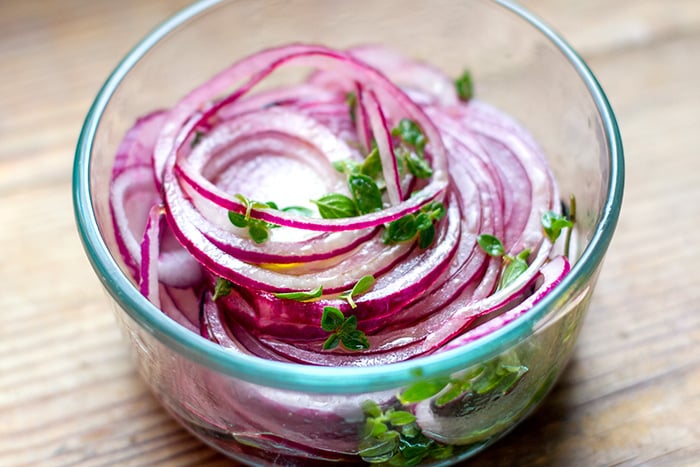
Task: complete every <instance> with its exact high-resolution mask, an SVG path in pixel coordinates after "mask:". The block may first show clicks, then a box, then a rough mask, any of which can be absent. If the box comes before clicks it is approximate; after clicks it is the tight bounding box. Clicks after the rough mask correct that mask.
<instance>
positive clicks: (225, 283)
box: [212, 277, 233, 301]
mask: <svg viewBox="0 0 700 467" xmlns="http://www.w3.org/2000/svg"><path fill="white" fill-rule="evenodd" d="M232 289H233V284H232V283H231V281H229V280H227V279H224V278H223V277H218V278H217V279H216V283H215V284H214V295H213V296H212V300H214V301H216V300H218V299H220V298H221V297H225V296H227V295H229V294H230V293H231V290H232Z"/></svg>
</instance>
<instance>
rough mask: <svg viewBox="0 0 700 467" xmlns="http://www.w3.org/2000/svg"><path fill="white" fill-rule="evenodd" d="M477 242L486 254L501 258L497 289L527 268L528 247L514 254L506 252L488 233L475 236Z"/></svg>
mask: <svg viewBox="0 0 700 467" xmlns="http://www.w3.org/2000/svg"><path fill="white" fill-rule="evenodd" d="M477 243H478V244H479V246H480V247H481V249H482V250H484V252H486V254H487V255H489V256H493V257H495V258H499V257H500V258H503V266H504V267H503V271H502V272H501V277H500V279H499V282H498V290H500V289H503V288H505V287H506V286H508V285H510V284H511V283H513V282H514V281H515V280H516V279H517V278H518V277H520V276H521V275H522V274H523V273H524V272H525V271H526V270H527V268H528V264H527V258H528V257H529V256H530V249H529V248H526V249H524V250H523V251H521V252H520V253H518V254H517V255H515V256H511V255H508V254H506V251H505V248H504V247H503V243H501V241H500V240H499V239H498V238H497V237H495V236H493V235H490V234H481V235H479V237H478V238H477Z"/></svg>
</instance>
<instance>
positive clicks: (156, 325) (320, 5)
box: [73, 0, 623, 466]
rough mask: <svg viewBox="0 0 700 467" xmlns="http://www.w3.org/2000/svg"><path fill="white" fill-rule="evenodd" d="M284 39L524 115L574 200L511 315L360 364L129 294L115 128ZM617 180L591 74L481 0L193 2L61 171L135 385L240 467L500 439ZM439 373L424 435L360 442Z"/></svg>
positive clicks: (533, 28)
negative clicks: (569, 238) (222, 333)
mask: <svg viewBox="0 0 700 467" xmlns="http://www.w3.org/2000/svg"><path fill="white" fill-rule="evenodd" d="M289 42H307V43H321V44H324V45H329V46H332V47H338V48H345V47H349V46H353V45H358V44H364V43H379V44H385V45H388V46H389V47H392V48H394V49H396V50H398V51H400V52H402V53H404V54H405V55H407V56H410V57H413V58H416V59H419V60H424V61H427V62H429V63H431V64H433V65H435V66H436V67H437V68H439V69H442V70H444V71H445V72H447V73H449V74H450V75H452V76H456V75H457V74H458V73H459V72H461V71H462V69H463V68H464V67H465V66H468V67H469V68H470V70H472V74H473V76H474V81H475V83H476V88H477V93H478V95H479V97H480V99H482V100H484V101H487V102H490V103H492V104H494V105H495V106H497V107H500V108H501V109H503V110H504V111H506V112H507V113H510V114H511V115H512V116H514V117H515V118H517V119H518V120H519V121H520V122H522V124H523V125H524V126H525V127H526V128H527V130H529V131H530V132H531V133H532V134H533V135H534V136H535V138H536V139H537V141H538V142H539V143H540V145H541V146H542V148H543V149H544V152H545V153H546V154H547V157H548V158H549V161H550V164H551V166H552V168H553V170H554V172H555V175H556V177H557V179H558V181H559V184H560V192H561V193H575V194H576V197H577V229H576V231H575V243H576V244H577V245H578V248H577V249H576V254H575V256H574V258H573V259H574V262H573V267H572V270H571V272H570V273H569V274H568V276H567V277H566V278H565V279H564V280H563V282H562V283H561V284H560V285H559V286H557V287H556V289H555V290H554V291H553V292H552V293H551V294H549V295H548V296H547V297H546V298H545V299H544V300H543V301H541V302H540V303H538V304H537V305H536V306H535V308H534V309H532V310H531V311H530V312H528V313H527V314H526V315H524V316H523V317H521V318H519V319H518V320H516V321H514V322H512V323H510V324H509V325H506V326H505V327H503V328H501V329H500V330H498V331H497V332H494V333H492V334H490V335H488V336H486V337H483V338H481V339H480V340H477V341H475V342H472V343H470V344H467V345H465V346H463V347H460V348H457V349H454V350H451V351H447V352H443V353H439V354H434V355H430V356H426V357H421V358H417V359H413V360H409V361H406V362H402V363H397V364H391V365H382V366H374V367H363V368H357V367H353V368H350V367H342V368H341V367H337V368H333V367H315V366H304V365H297V364H288V363H280V362H273V361H268V360H263V359H259V358H255V357H249V356H244V355H238V354H233V353H231V352H228V351H227V350H225V349H224V348H222V347H219V346H217V345H215V344H214V343H212V342H210V341H207V340H205V339H203V338H201V337H200V336H198V335H196V334H195V333H192V332H190V331H188V330H187V329H185V328H184V327H181V326H180V325H178V324H177V323H175V322H174V321H172V320H170V319H169V318H168V317H167V316H165V315H164V314H163V313H161V312H160V311H159V310H158V309H157V308H156V307H154V306H153V305H152V304H151V303H150V302H148V301H147V300H146V299H145V298H144V297H143V296H142V295H140V294H139V291H138V290H137V288H136V287H135V286H134V285H133V283H132V281H131V280H130V279H129V277H128V275H127V274H126V273H125V271H124V269H123V267H122V265H121V263H120V262H119V261H118V260H116V259H115V258H117V257H118V247H117V245H116V242H115V239H114V236H113V234H112V233H111V232H112V227H111V222H112V220H111V218H110V214H109V205H108V192H109V190H108V187H109V182H110V172H111V167H112V164H113V161H114V156H115V151H116V148H117V146H118V144H119V142H120V140H121V138H122V137H123V135H124V133H125V131H126V130H127V129H128V128H129V127H130V126H131V124H132V123H133V122H134V121H135V120H136V119H137V118H138V117H139V116H141V115H144V114H146V113H148V112H150V111H152V110H154V109H158V108H164V107H169V106H172V105H173V104H174V103H175V102H177V100H178V99H179V98H180V97H182V96H183V95H184V94H185V93H186V92H187V91H188V90H190V89H192V88H194V87H195V86H196V85H197V84H199V83H201V82H203V81H204V80H206V79H207V78H209V77H210V76H212V75H213V74H214V73H215V72H217V71H219V70H220V69H221V68H223V67H224V66H226V65H227V64H230V63H232V62H234V61H235V60H237V59H239V58H241V57H243V56H245V55H248V54H250V53H253V52H255V51H258V50H260V49H263V48H267V47H270V46H273V45H278V44H283V43H289ZM622 189H623V155H622V145H621V141H620V135H619V132H618V128H617V125H616V122H615V118H614V116H613V113H612V110H611V109H610V106H609V104H608V102H607V100H606V97H605V95H604V93H603V91H602V89H601V88H600V86H599V84H598V83H597V81H596V79H595V77H594V76H593V74H592V73H591V71H590V70H589V69H588V68H587V67H586V65H585V64H584V63H583V61H582V60H581V59H580V58H579V56H578V55H577V54H576V52H574V51H573V50H572V49H571V48H570V47H569V46H568V45H567V44H566V43H565V42H564V40H563V39H562V38H561V37H560V36H558V35H557V34H556V33H555V32H554V31H552V29H550V28H549V27H547V26H546V25H545V24H543V23H542V22H541V21H540V20H539V19H537V18H535V17H534V16H533V15H532V14H530V13H529V12H527V11H525V10H524V9H523V8H521V7H519V6H516V5H513V4H510V3H507V2H502V1H487V0H459V1H448V0H441V1H431V2H413V3H411V4H410V5H407V4H406V2H403V1H402V2H399V1H395V0H384V1H382V2H362V4H361V5H360V4H358V3H356V2H342V1H326V2H320V1H302V0H293V1H284V2H283V1H271V0H270V1H262V2H261V1H254V0H239V1H232V2H221V3H219V2H214V1H204V2H200V3H196V4H194V5H192V6H191V7H189V8H187V9H185V10H183V11H182V12H180V13H179V14H177V15H175V16H174V17H172V18H171V19H169V20H168V21H166V22H165V23H164V24H163V25H161V26H160V27H158V28H157V29H155V30H154V31H153V32H152V33H151V34H150V35H148V36H147V37H146V38H145V39H144V40H143V41H142V42H141V43H139V44H138V45H137V46H136V48H135V49H133V50H132V51H131V52H130V53H129V54H128V55H127V56H126V57H125V58H124V59H123V60H122V62H121V63H120V64H119V65H118V66H117V68H116V69H115V70H114V72H113V73H112V74H111V76H110V77H109V78H108V79H107V81H106V83H105V84H104V86H103V87H102V89H101V90H100V92H99V94H98V95H97V98H96V99H95V102H94V104H93V105H92V107H91V109H90V111H89V113H88V115H87V118H86V120H85V124H84V127H83V129H82V133H81V135H80V138H79V141H78V145H77V151H76V158H75V165H74V173H73V190H74V192H73V194H74V205H75V214H76V219H77V225H78V229H79V232H80V235H81V237H82V241H83V243H84V246H85V250H86V252H87V255H88V257H89V259H90V261H91V263H92V266H93V268H94V269H95V272H96V273H97V275H98V276H99V278H100V279H101V281H102V283H103V285H104V287H105V288H106V290H107V291H108V293H109V295H110V296H111V299H112V300H111V301H112V302H113V304H114V307H113V309H114V312H115V314H116V317H117V321H118V323H119V325H120V327H121V329H122V330H123V333H124V335H125V336H126V340H127V341H128V342H129V344H130V346H131V348H132V350H133V352H134V354H135V356H136V361H137V365H138V369H139V372H140V374H141V375H142V377H143V379H144V381H145V382H146V384H148V385H149V387H150V388H151V389H152V391H153V393H154V394H155V395H156V397H157V398H158V400H159V401H160V402H161V403H162V405H163V406H164V407H165V408H166V409H167V410H168V411H169V412H170V413H171V414H172V416H173V417H174V418H175V419H177V420H178V421H179V422H180V423H182V424H183V425H184V426H185V427H186V428H187V429H189V430H190V431H191V432H192V433H194V434H195V435H196V436H198V437H199V438H201V439H202V440H203V441H204V442H206V443H207V444H209V445H210V446H212V447H214V448H216V449H218V450H220V451H221V452H223V453H225V454H226V455H228V456H230V457H231V458H233V459H236V460H238V461H240V462H243V463H246V464H251V465H300V466H309V465H316V464H318V465H322V464H325V463H331V462H336V463H338V462H341V463H342V462H345V463H348V464H362V463H366V462H373V463H382V462H388V463H391V465H450V464H453V463H457V462H459V461H461V460H463V459H465V458H467V457H469V456H471V455H473V454H474V453H476V452H478V451H480V450H482V449H484V448H485V447H486V446H488V445H490V444H491V443H493V442H495V441H496V440H497V439H499V438H501V437H502V436H504V434H505V433H507V432H508V431H509V430H511V429H512V428H513V427H514V426H515V425H516V424H517V423H518V422H520V421H521V420H522V419H523V418H524V417H526V416H527V415H528V414H529V413H531V412H532V410H533V409H534V408H535V407H536V406H537V405H538V404H539V403H540V401H542V399H543V398H544V397H545V395H546V394H547V392H548V391H549V390H550V389H551V388H552V386H553V385H554V384H555V382H556V380H557V377H558V375H559V374H560V373H561V371H562V369H563V368H564V366H565V365H566V362H567V361H568V359H569V357H570V356H571V353H572V350H573V348H574V343H575V341H576V338H577V335H578V333H579V330H580V327H581V324H582V321H583V317H584V315H585V312H586V309H587V307H588V305H589V302H590V298H591V294H592V292H593V288H594V285H595V282H596V278H597V276H598V272H599V269H600V267H601V264H602V261H603V258H604V255H605V252H606V250H607V248H608V245H609V243H610V240H611V237H612V235H613V231H614V229H615V225H616V222H617V218H618V214H619V210H620V205H621V202H622ZM503 368H507V369H509V370H508V371H511V372H513V371H514V373H515V374H517V378H516V379H517V384H515V385H513V384H511V385H508V386H507V388H501V390H492V389H493V388H482V389H483V390H477V389H475V388H477V386H478V385H477V384H476V382H478V380H479V379H478V378H479V375H480V374H483V373H484V372H488V371H502V370H503ZM514 368H515V370H513V369H514ZM445 378H448V379H449V378H451V379H452V381H453V382H454V381H466V380H469V381H471V383H470V384H472V386H471V387H472V390H470V392H469V394H463V395H462V396H461V397H460V398H459V401H458V403H456V404H451V405H449V404H447V405H446V404H440V403H439V401H436V398H437V397H439V393H438V395H431V394H430V392H431V391H427V392H426V393H425V394H424V395H423V396H420V395H418V396H416V397H417V399H423V400H421V401H420V402H417V403H416V404H417V405H420V410H424V411H425V410H427V411H429V412H430V414H431V417H433V423H432V425H428V426H427V427H425V426H424V427H423V430H424V431H425V433H412V434H411V433H408V435H405V436H404V435H401V436H398V437H397V436H396V433H395V435H392V436H388V435H384V436H376V437H374V438H371V439H369V440H368V438H367V437H366V436H365V434H363V433H362V431H363V427H364V426H365V425H366V424H367V423H368V418H370V417H371V418H373V419H374V420H375V421H376V420H378V419H381V417H388V416H390V412H391V411H392V410H394V411H395V412H401V410H400V409H401V408H402V407H401V404H400V402H398V401H397V399H396V395H397V394H398V393H400V392H402V391H404V390H405V389H407V388H412V389H413V390H420V389H421V388H422V389H423V390H425V389H426V388H429V387H430V386H431V385H433V386H434V385H439V384H443V383H440V382H441V381H443V382H444V381H446V379H445ZM455 384H456V383H455ZM506 389H507V390H506ZM419 392H420V391H419ZM417 405H413V406H412V407H413V408H415V407H417ZM446 407H447V408H446ZM395 421H396V422H397V423H396V425H397V426H399V425H400V421H398V420H395ZM396 453H399V454H396Z"/></svg>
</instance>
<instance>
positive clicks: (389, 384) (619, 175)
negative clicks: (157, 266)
mask: <svg viewBox="0 0 700 467" xmlns="http://www.w3.org/2000/svg"><path fill="white" fill-rule="evenodd" d="M493 1H494V3H496V4H498V5H500V6H502V7H504V8H506V9H507V10H510V12H512V13H514V14H515V15H517V16H519V17H520V18H521V19H523V20H524V21H526V22H528V23H530V25H531V26H533V27H535V28H536V29H537V30H538V31H539V32H540V33H541V34H543V35H544V36H545V37H546V38H548V39H549V40H550V41H551V43H552V44H553V45H555V46H556V47H557V48H558V49H559V51H560V52H561V53H562V54H563V55H564V56H565V58H566V59H567V60H568V62H569V63H570V64H571V66H573V68H574V69H575V71H576V72H577V73H578V76H579V77H580V78H581V79H582V81H583V82H584V84H585V85H586V87H587V88H588V91H589V92H590V94H591V97H592V99H593V101H594V103H595V106H596V107H597V109H598V113H599V115H600V118H601V121H602V125H603V131H604V136H605V138H606V142H607V150H608V153H609V155H610V158H609V161H608V169H609V171H610V175H609V180H608V187H607V196H606V199H605V203H604V206H603V209H602V214H601V218H600V219H599V221H598V224H597V226H596V228H595V231H594V233H593V236H592V238H591V241H590V242H589V244H588V245H587V247H586V248H585V250H584V251H583V252H582V254H581V256H580V258H579V259H578V261H577V262H576V263H575V264H574V265H573V267H572V270H571V271H570V273H569V274H567V276H566V277H565V278H564V279H563V281H562V283H561V284H559V286H557V287H556V288H555V290H554V291H553V292H552V293H550V294H548V295H547V296H546V297H545V298H544V299H543V300H542V301H541V302H539V303H538V304H537V305H536V306H535V307H534V308H533V309H532V310H531V311H530V312H528V313H527V314H525V315H524V316H522V317H520V318H519V319H517V320H515V321H513V322H512V323H509V324H508V325H506V326H504V327H503V328H501V329H499V330H497V331H495V332H493V333H491V334H489V335H488V336H485V337H483V338H481V339H479V340H477V341H475V342H472V343H469V344H467V345H465V346H463V347H460V348H457V349H452V350H449V351H446V352H442V353H438V354H432V355H428V356H424V357H418V358H415V359H411V360H407V361H404V362H399V363H391V364H386V365H377V366H367V367H321V366H311V365H304V364H297V363H284V362H276V361H271V360H266V359H263V358H260V357H255V356H250V355H244V354H236V353H233V352H230V351H228V350H226V349H225V348H223V347H221V346H219V345H217V344H215V343H213V342H210V341H208V340H206V339H204V338H202V337H200V336H198V335H196V334H195V333H192V332H191V331H189V330H187V329H185V328H184V327H182V326H181V325H179V324H178V323H176V322H175V321H173V320H171V319H170V318H168V317H167V316H166V315H165V314H164V313H162V312H161V311H160V310H159V309H158V308H156V307H155V306H154V305H153V304H152V303H150V302H149V301H148V300H147V299H146V298H145V297H143V296H142V295H141V294H140V293H139V292H138V290H137V289H136V288H135V287H134V286H133V284H132V283H131V281H129V279H128V278H127V277H126V276H125V274H124V273H123V272H122V270H121V269H120V268H119V266H118V265H117V262H116V261H115V260H114V258H113V257H112V255H111V254H110V252H109V250H108V248H107V245H106V243H105V241H104V239H103V238H102V237H101V235H100V230H99V227H98V224H97V219H96V216H95V211H94V207H93V205H92V203H91V202H90V200H91V199H92V198H91V183H90V170H89V169H90V163H91V158H92V149H93V141H94V137H95V134H96V131H97V128H98V126H99V123H100V120H101V118H102V114H103V112H104V110H105V108H106V106H107V104H108V103H109V101H110V99H111V96H112V95H113V93H114V92H115V90H116V89H117V88H118V86H119V84H120V83H121V81H122V80H123V79H124V78H125V76H127V74H128V73H129V71H130V70H131V68H132V67H133V66H134V65H135V64H136V63H137V62H138V61H139V60H140V59H141V58H142V57H143V56H144V55H145V54H146V53H147V52H148V50H149V49H150V48H152V47H153V46H154V45H155V44H157V43H158V42H159V41H160V40H161V39H163V38H164V37H165V36H167V35H168V34H169V33H171V32H172V31H173V30H175V29H176V28H178V27H179V26H181V25H182V24H184V23H185V22H186V21H187V20H188V19H190V18H192V17H194V16H197V15H199V14H200V13H203V12H204V11H206V10H208V9H210V8H212V7H214V6H216V5H218V4H220V3H221V0H201V1H199V2H197V3H194V4H192V5H190V6H189V7H186V8H184V9H183V10H181V11H180V12H178V13H176V14H175V15H173V16H172V17H170V18H169V19H167V20H166V21H164V22H163V23H162V24H161V25H160V26H158V27H157V28H156V29H154V30H153V31H152V32H151V33H150V34H148V35H147V36H146V37H145V38H144V39H143V40H141V41H140V42H139V43H138V44H137V45H136V46H135V47H134V48H133V49H132V50H131V51H130V52H129V53H128V54H127V55H126V56H125V57H124V58H123V59H122V60H121V62H120V63H119V64H118V65H117V67H116V68H115V69H114V70H113V71H112V73H111V74H110V75H109V77H108V79H107V80H106V81H105V83H104V84H103V86H102V87H101V89H100V90H99V92H98V94H97V96H96V98H95V100H94V102H93V103H92V105H91V107H90V109H89V111H88V113H87V116H86V118H85V121H84V124H83V127H82V130H81V132H80V136H79V138H78V143H77V147H76V153H75V160H74V166H73V205H74V214H75V220H76V224H77V227H78V231H79V235H80V238H81V241H82V243H83V247H84V249H85V251H86V254H87V256H88V259H89V260H90V263H91V264H92V267H93V268H94V270H95V272H96V273H97V275H98V277H99V279H100V281H101V282H102V284H103V286H104V287H105V289H106V290H107V291H108V293H109V294H110V295H111V297H112V298H113V299H114V301H115V302H116V304H117V305H118V306H120V307H121V308H122V309H123V310H124V311H125V312H126V313H127V314H128V315H129V316H130V317H131V318H132V319H133V320H134V321H135V322H136V323H138V325H139V326H140V327H141V328H143V329H144V330H145V331H146V332H148V333H150V334H151V335H153V336H154V337H155V338H156V339H158V340H159V341H160V342H161V343H163V344H164V345H165V346H167V347H169V348H170V349H171V350H173V351H175V352H177V353H178V354H180V355H182V356H184V357H186V358H188V359H190V360H193V361H194V362H197V363H198V364H202V365H204V366H206V367H208V368H210V369H212V370H215V371H219V372H221V373H223V374H225V375H228V376H231V377H235V378H240V379H243V380H246V381H249V382H252V383H255V384H261V385H265V386H269V387H275V388H284V389H290V390H297V391H304V392H312V393H329V394H331V393H346V394H350V393H360V392H368V391H380V390H385V389H392V388H396V387H400V386H404V385H406V384H410V383H411V382H413V381H415V380H416V379H417V378H419V377H420V378H430V377H435V376H442V375H445V374H448V373H451V372H454V371H458V370H460V369H463V368H465V367H466V366H468V365H470V364H473V363H476V362H478V361H480V360H482V359H485V358H490V357H492V356H494V355H496V354H498V353H499V352H501V351H503V350H504V349H505V348H508V347H510V346H513V345H515V344H517V343H518V342H520V341H522V340H523V339H525V338H526V337H527V336H528V335H529V334H530V332H531V331H532V329H533V328H534V326H535V325H536V324H537V323H538V322H539V321H540V320H541V319H542V318H543V317H544V316H546V315H547V313H548V312H549V311H550V310H551V309H552V308H553V306H554V305H555V304H556V303H558V302H559V301H560V300H561V299H562V297H563V295H564V293H565V291H567V290H569V289H571V288H573V287H576V286H578V285H580V284H582V283H584V282H585V281H586V280H588V279H590V278H591V277H592V276H593V275H594V274H595V272H596V270H597V268H598V266H599V265H600V264H601V263H602V260H603V257H604V255H605V253H606V251H607V249H608V246H609V244H610V241H611V239H612V235H613V232H614V230H615V227H616V224H617V220H618V217H619V213H620V208H621V205H622V195H623V187H624V159H623V148H622V141H621V137H620V131H619V128H618V125H617V121H616V119H615V116H614V113H613V111H612V108H611V106H610V103H609V102H608V99H607V97H606V95H605V93H604V92H603V89H602V88H601V86H600V84H599V83H598V80H597V79H596V77H595V76H594V75H593V73H592V71H591V70H590V69H589V67H588V66H587V65H586V63H585V62H584V61H583V59H582V58H581V57H580V56H579V55H578V53H577V52H576V51H574V50H573V48H572V47H571V46H570V45H569V44H568V43H567V42H566V41H565V40H564V39H563V38H562V37H561V36H560V35H559V34H558V33H557V32H555V31H554V30H553V29H552V28H550V27H549V26H548V25H546V24H545V23H544V22H543V21H542V20H540V19H539V18H538V17H536V16H535V15H533V14H532V13H531V12H529V11H528V10H526V9H525V8H523V7H521V6H519V5H517V4H514V3H512V2H510V1H508V0H493Z"/></svg>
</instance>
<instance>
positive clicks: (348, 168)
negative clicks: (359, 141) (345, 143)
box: [333, 159, 361, 175]
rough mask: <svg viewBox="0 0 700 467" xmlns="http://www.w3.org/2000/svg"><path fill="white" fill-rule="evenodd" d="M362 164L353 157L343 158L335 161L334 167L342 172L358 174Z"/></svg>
mask: <svg viewBox="0 0 700 467" xmlns="http://www.w3.org/2000/svg"><path fill="white" fill-rule="evenodd" d="M360 167H361V165H360V164H359V163H357V162H356V161H354V160H352V159H343V160H340V161H334V162H333V168H334V169H335V170H337V171H338V172H340V173H341V174H348V175H350V174H356V173H359V172H360Z"/></svg>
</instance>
